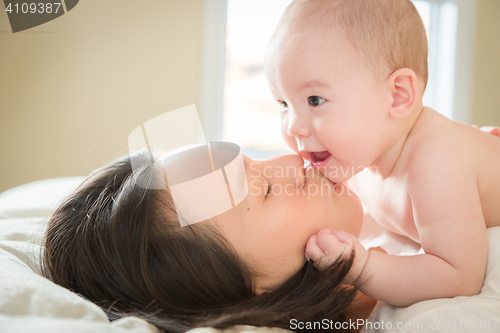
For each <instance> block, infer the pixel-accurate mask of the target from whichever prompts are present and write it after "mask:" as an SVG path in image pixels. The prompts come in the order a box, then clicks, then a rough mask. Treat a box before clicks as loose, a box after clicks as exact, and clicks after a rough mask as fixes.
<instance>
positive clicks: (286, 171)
mask: <svg viewBox="0 0 500 333" xmlns="http://www.w3.org/2000/svg"><path fill="white" fill-rule="evenodd" d="M266 164H268V165H269V166H271V167H272V169H273V173H272V180H273V181H274V182H278V183H283V184H285V185H286V184H293V185H294V186H296V187H297V188H301V187H302V186H304V184H305V174H304V160H303V159H302V158H301V157H300V156H298V155H294V154H288V155H280V156H276V157H273V158H270V159H268V160H266Z"/></svg>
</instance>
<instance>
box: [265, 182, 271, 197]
mask: <svg viewBox="0 0 500 333" xmlns="http://www.w3.org/2000/svg"><path fill="white" fill-rule="evenodd" d="M269 194H271V184H269V183H267V191H266V195H265V197H267V196H268V195H269Z"/></svg>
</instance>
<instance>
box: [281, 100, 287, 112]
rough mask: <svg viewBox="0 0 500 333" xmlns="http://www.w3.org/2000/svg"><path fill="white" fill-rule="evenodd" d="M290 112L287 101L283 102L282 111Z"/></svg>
mask: <svg viewBox="0 0 500 333" xmlns="http://www.w3.org/2000/svg"><path fill="white" fill-rule="evenodd" d="M286 110H288V104H286V102H285V101H281V111H286Z"/></svg>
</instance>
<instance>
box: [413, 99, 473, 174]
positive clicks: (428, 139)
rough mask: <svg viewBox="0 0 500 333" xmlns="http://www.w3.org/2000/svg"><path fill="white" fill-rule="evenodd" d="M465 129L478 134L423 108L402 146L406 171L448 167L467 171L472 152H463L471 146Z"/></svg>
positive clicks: (471, 128) (465, 126)
mask: <svg viewBox="0 0 500 333" xmlns="http://www.w3.org/2000/svg"><path fill="white" fill-rule="evenodd" d="M467 127H470V130H472V131H477V130H476V129H474V128H473V127H471V126H467V125H464V124H459V123H457V122H455V121H452V120H450V119H448V118H446V117H445V116H443V115H441V114H439V113H438V112H436V111H434V110H432V109H431V108H427V107H425V108H424V110H423V111H422V114H421V115H420V117H419V119H418V120H417V122H416V123H415V125H414V126H413V128H412V130H411V132H410V135H409V136H408V139H407V143H406V145H405V150H407V151H406V154H407V157H406V160H407V168H408V169H410V170H411V169H418V170H428V169H431V168H432V169H436V168H446V167H447V166H449V165H450V164H453V165H455V166H457V165H463V166H464V167H466V164H467V163H468V162H467V161H470V159H471V154H472V152H473V150H472V149H464V148H466V147H467V146H470V145H471V142H470V140H468V139H467V138H468V137H470V135H469V134H468V133H467V132H468V128H467Z"/></svg>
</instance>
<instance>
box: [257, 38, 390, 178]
mask: <svg viewBox="0 0 500 333" xmlns="http://www.w3.org/2000/svg"><path fill="white" fill-rule="evenodd" d="M265 71H266V76H267V79H268V83H269V87H270V90H271V93H272V95H273V97H274V99H275V100H276V101H277V102H278V103H279V104H280V108H281V111H280V112H281V132H282V135H283V138H284V140H285V141H286V143H287V144H288V145H289V146H290V147H291V148H292V149H293V150H294V151H295V152H296V153H298V154H300V155H301V156H302V157H303V158H304V159H306V160H311V164H313V165H315V167H316V168H318V169H320V171H321V172H322V173H323V174H325V176H327V177H328V178H329V179H330V180H331V181H333V182H336V183H342V182H345V181H347V180H348V179H349V178H351V177H352V176H353V175H355V174H356V173H358V172H359V171H361V170H362V169H363V168H364V167H367V166H369V165H371V164H372V163H373V162H374V161H375V160H376V158H377V156H380V154H381V153H382V152H383V149H386V148H385V147H387V142H388V139H389V138H388V137H387V135H388V134H387V133H386V132H387V130H386V129H387V128H386V126H387V121H388V117H389V106H390V103H391V102H390V94H387V93H385V91H386V89H385V90H384V88H385V87H384V84H383V83H377V82H376V80H375V78H374V75H373V74H372V73H373V72H372V71H371V70H370V69H369V68H368V67H367V66H366V65H365V63H364V62H363V61H361V60H359V59H358V58H357V54H356V52H355V51H354V49H353V47H352V46H351V44H350V43H349V42H348V41H347V40H345V39H344V38H343V37H342V36H340V35H332V34H328V36H325V34H324V33H321V32H319V31H312V32H309V31H307V30H304V31H302V32H300V33H290V32H288V33H286V34H285V35H282V36H277V37H275V38H274V39H273V41H272V42H271V44H270V45H269V48H268V50H267V53H266V58H265Z"/></svg>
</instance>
